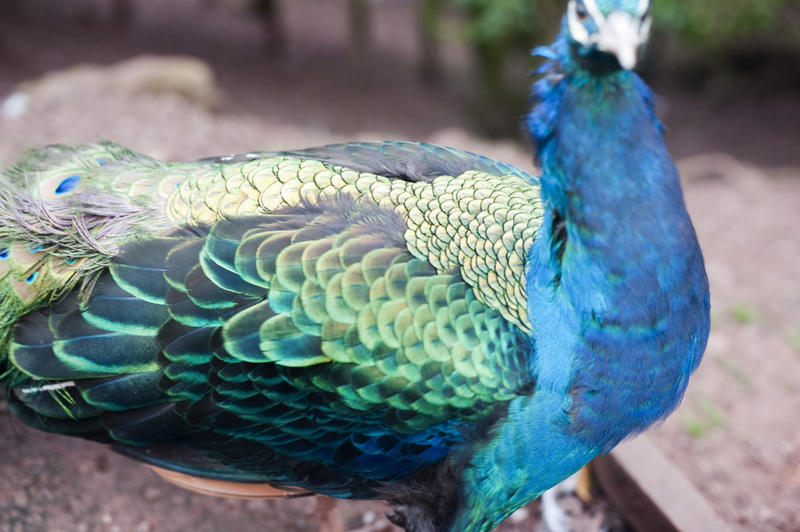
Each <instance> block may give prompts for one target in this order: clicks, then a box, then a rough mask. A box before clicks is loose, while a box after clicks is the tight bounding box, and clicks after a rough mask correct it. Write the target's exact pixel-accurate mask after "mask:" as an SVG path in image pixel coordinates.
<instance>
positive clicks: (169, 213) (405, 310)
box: [0, 0, 708, 531]
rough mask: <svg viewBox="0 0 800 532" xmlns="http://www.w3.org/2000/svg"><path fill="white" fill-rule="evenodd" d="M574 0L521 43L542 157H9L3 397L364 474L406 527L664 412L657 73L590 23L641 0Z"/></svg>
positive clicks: (420, 525) (686, 299)
mask: <svg viewBox="0 0 800 532" xmlns="http://www.w3.org/2000/svg"><path fill="white" fill-rule="evenodd" d="M586 1H587V2H590V3H591V9H589V10H588V11H589V12H590V13H591V17H592V21H591V24H589V23H588V22H587V24H588V25H587V26H586V27H585V30H586V34H587V35H584V34H583V33H580V32H578V33H579V35H578V37H579V39H577V40H576V35H575V28H574V23H575V20H572V19H570V18H569V17H567V18H566V19H565V22H564V26H563V30H562V34H561V36H560V37H559V39H558V40H557V41H556V43H555V44H554V45H553V46H551V47H549V48H547V49H542V50H540V51H539V53H540V54H541V55H544V56H545V57H546V59H547V62H546V63H545V65H544V66H543V67H542V70H541V71H540V73H541V74H542V75H543V77H542V79H541V80H540V81H538V82H537V83H536V84H535V85H534V88H533V93H532V94H533V100H534V107H533V110H532V112H531V114H530V116H529V118H528V126H529V129H530V131H531V133H532V136H533V137H534V139H535V140H536V141H537V145H538V157H539V159H540V162H541V165H542V176H541V178H537V177H534V176H532V175H530V174H528V173H527V172H525V171H523V170H520V169H518V168H515V167H513V166H510V165H506V164H503V163H500V162H497V161H493V160H491V159H487V158H485V157H481V156H477V155H474V154H469V153H465V152H461V151H458V150H453V149H450V148H444V147H440V146H434V145H429V144H422V143H409V142H383V143H354V144H346V145H335V146H327V147H322V148H313V149H308V150H295V151H288V152H275V153H248V154H242V155H235V156H226V157H218V158H213V159H205V160H201V161H195V162H189V163H162V162H159V161H155V160H153V159H151V158H148V157H146V156H142V155H140V154H136V153H133V152H131V151H129V150H126V149H125V148H122V147H120V146H117V145H115V144H110V143H106V144H96V145H83V146H71V147H70V146H52V147H48V148H44V149H42V150H39V151H34V152H32V153H30V154H29V155H28V157H27V158H26V159H24V160H23V162H21V163H20V164H18V165H17V166H15V167H12V168H11V169H8V170H6V171H5V172H4V174H3V178H4V179H3V183H2V185H0V207H2V208H0V211H1V212H0V294H1V295H2V303H0V305H1V307H2V308H1V310H2V311H3V316H5V317H6V318H5V319H4V321H3V322H2V323H0V327H1V329H0V331H2V332H1V333H0V340H1V341H2V342H3V344H2V346H3V347H2V349H3V352H4V353H6V354H7V355H6V359H5V361H4V364H5V366H6V367H5V376H6V377H5V378H6V382H7V383H8V385H9V387H10V399H9V405H10V407H11V409H12V410H13V411H14V412H15V413H16V414H17V415H18V416H19V417H20V418H21V419H23V420H24V421H25V422H26V423H29V424H31V425H33V426H35V427H38V428H40V429H43V430H48V431H54V432H62V433H66V434H74V435H79V436H83V437H87V438H91V439H95V440H99V441H103V442H107V443H111V444H113V445H114V446H115V448H116V449H118V450H119V451H121V452H123V453H125V454H128V455H130V456H133V457H135V458H137V459H139V460H142V461H145V462H147V463H150V464H152V465H154V466H158V467H161V468H165V469H168V470H173V471H176V472H179V473H184V474H188V475H194V476H198V477H206V478H211V479H217V480H224V481H234V482H248V483H267V484H271V485H273V486H277V487H287V488H289V487H292V488H297V489H300V490H311V491H316V492H320V493H325V494H329V495H334V496H339V497H382V498H386V499H387V500H389V501H390V502H391V503H392V504H394V505H395V508H396V509H397V511H398V514H397V516H396V517H395V519H396V521H397V522H398V523H400V524H402V525H403V526H404V527H406V529H407V530H414V531H428V530H430V531H445V530H450V531H456V530H477V531H485V530H490V529H491V528H493V527H494V526H496V525H497V524H498V523H499V522H500V521H501V520H502V519H504V518H505V517H506V516H507V515H509V514H510V513H511V512H512V511H513V510H514V509H516V508H518V507H520V506H521V505H523V504H525V503H527V502H528V501H530V500H531V499H533V498H535V497H537V496H538V495H540V494H541V493H542V492H543V491H544V490H546V489H548V488H549V487H550V486H552V485H553V484H555V483H557V482H558V481H560V480H561V479H563V478H565V477H566V476H568V475H569V474H571V473H572V472H573V471H575V470H576V469H578V468H579V467H580V466H581V465H583V464H584V463H586V462H587V461H589V460H590V459H591V458H592V457H594V456H595V455H597V454H598V453H601V452H606V451H608V450H609V449H610V448H611V447H613V446H614V445H616V444H617V443H618V442H619V441H620V440H621V439H623V438H624V437H626V436H627V435H628V434H631V433H636V432H639V431H642V430H644V429H645V428H647V427H648V426H649V425H651V424H652V423H653V422H655V421H657V420H658V419H660V418H662V417H664V416H665V415H667V414H668V413H669V412H670V411H671V410H672V409H673V408H674V407H675V406H676V404H677V403H678V401H679V400H680V398H681V397H682V395H683V392H684V390H685V387H686V384H687V379H688V376H689V374H690V373H691V371H692V370H693V369H694V368H695V367H696V366H697V364H698V363H699V360H700V356H701V355H702V351H703V349H704V347H705V341H706V337H707V334H708V285H707V281H706V278H705V272H704V268H703V261H702V255H701V253H700V250H699V247H698V245H697V241H696V237H695V236H694V231H693V229H692V226H691V222H690V221H689V218H688V215H687V213H686V209H685V206H684V204H683V199H682V196H681V191H680V186H679V182H678V176H677V172H676V170H675V167H674V164H673V163H672V161H671V160H670V158H669V155H668V153H667V151H666V148H665V147H664V141H663V137H662V133H661V128H660V124H659V123H658V121H657V120H656V118H655V116H654V113H653V110H652V102H651V100H652V97H651V96H650V93H649V91H648V89H647V88H646V86H645V85H644V83H643V82H642V81H641V80H640V79H639V78H638V77H637V76H636V75H635V74H633V73H632V72H630V71H628V70H625V69H622V68H620V64H619V63H620V62H623V60H620V62H617V63H616V66H614V64H615V63H614V61H616V59H614V57H615V56H614V55H613V53H612V52H613V50H612V51H608V50H606V49H598V48H597V47H598V46H599V44H598V43H605V42H607V40H608V39H605V40H603V39H600V38H597V39H594V38H591V34H592V32H593V31H603V28H604V26H603V17H610V16H611V14H612V13H615V12H618V11H622V12H624V13H626V14H627V15H626V16H627V17H628V18H630V20H631V21H633V20H634V18H635V17H639V18H638V19H637V20H639V21H640V23H642V24H644V18H645V17H646V16H647V15H646V12H644V11H642V3H643V2H641V1H638V2H632V1H628V2H625V1H622V0H619V1H611V0H596V1H595V0H586ZM645 3H646V2H645ZM628 4H630V5H628ZM578 5H581V6H583V2H582V0H572V1H571V2H570V7H569V9H570V10H571V11H570V13H573V12H574V11H575V10H576V9H577V7H578ZM583 7H586V6H583ZM598 12H599V13H600V14H599V15H598ZM598 17H600V18H598ZM616 18H617V19H619V17H616ZM623 18H624V17H623ZM619 20H621V19H619ZM625 20H628V19H625ZM612 26H613V28H614V31H621V30H620V29H619V28H620V27H619V25H618V24H617V23H616V22H615V23H614V24H613V25H612ZM629 33H630V32H629ZM604 46H605V45H604ZM614 53H615V52H614ZM620 53H622V52H620ZM626 53H627V52H626ZM626 57H627V56H626ZM629 59H630V58H629V57H628V58H627V59H625V60H624V61H628V60H629Z"/></svg>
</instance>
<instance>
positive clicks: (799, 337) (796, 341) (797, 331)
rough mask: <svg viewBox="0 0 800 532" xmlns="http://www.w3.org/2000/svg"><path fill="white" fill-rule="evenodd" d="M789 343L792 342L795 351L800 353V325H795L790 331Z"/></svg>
mask: <svg viewBox="0 0 800 532" xmlns="http://www.w3.org/2000/svg"><path fill="white" fill-rule="evenodd" d="M789 343H790V344H792V347H794V350H795V351H797V352H798V353H800V327H795V328H794V329H793V330H791V331H789Z"/></svg>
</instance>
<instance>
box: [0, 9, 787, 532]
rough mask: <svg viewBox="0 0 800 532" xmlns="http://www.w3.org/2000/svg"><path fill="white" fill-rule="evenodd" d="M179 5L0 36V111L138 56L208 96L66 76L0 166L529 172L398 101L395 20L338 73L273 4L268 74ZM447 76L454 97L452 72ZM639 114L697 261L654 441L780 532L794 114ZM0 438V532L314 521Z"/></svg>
mask: <svg viewBox="0 0 800 532" xmlns="http://www.w3.org/2000/svg"><path fill="white" fill-rule="evenodd" d="M36 1H37V2H40V3H41V2H42V1H43V0H36ZM188 4H189V0H181V1H176V2H171V3H169V4H168V5H161V6H159V5H157V4H155V3H152V2H139V3H138V4H137V10H136V11H135V16H134V18H133V20H132V21H131V22H130V23H129V24H128V25H127V26H124V27H116V26H112V25H111V24H110V22H109V20H108V18H107V17H106V15H105V14H104V13H102V11H99V12H98V11H87V12H86V14H85V15H84V16H82V17H81V18H80V19H79V20H77V19H75V18H70V17H67V16H63V17H62V16H60V15H58V16H56V15H53V17H52V18H50V19H48V20H42V19H36V20H31V19H30V18H27V19H23V22H20V19H12V18H9V17H6V18H2V15H0V100H1V99H2V98H4V97H6V96H7V95H9V94H11V93H12V92H13V91H14V90H15V88H16V87H17V86H18V84H19V83H20V82H22V81H23V80H28V79H33V78H36V77H38V76H39V75H41V74H42V73H44V72H47V71H51V70H55V69H62V68H64V67H67V66H70V65H73V64H74V63H76V62H86V61H91V62H96V63H100V64H109V63H113V62H116V61H119V60H120V59H124V58H128V57H131V56H135V55H139V54H141V53H145V52H146V53H159V54H161V53H172V54H175V53H181V54H190V55H194V56H197V57H201V58H203V59H204V60H205V61H206V62H207V64H208V65H210V66H211V68H212V69H213V72H214V73H215V74H216V81H212V80H210V79H208V78H207V77H205V73H206V70H205V67H204V66H203V64H194V63H192V64H190V67H189V68H190V70H191V72H193V73H194V74H193V75H192V76H189V79H190V81H183V82H181V83H183V84H181V83H178V85H179V86H178V88H176V87H175V85H174V84H170V83H167V84H166V88H165V84H164V83H163V79H165V78H166V79H173V78H174V77H175V76H174V73H175V70H174V68H173V66H174V65H173V66H170V65H167V66H164V65H161V66H159V65H158V64H157V63H153V62H149V63H145V65H150V66H149V67H147V68H150V69H151V70H150V72H151V74H152V78H151V80H150V81H148V82H142V81H141V78H140V77H136V78H135V80H133V81H132V79H133V78H134V77H133V76H126V72H130V70H129V69H130V68H143V67H141V64H139V67H136V66H135V65H134V66H131V65H128V67H115V68H112V69H99V70H86V69H84V70H74V69H72V70H69V71H67V72H66V73H62V74H60V75H59V76H57V77H55V78H51V79H48V80H46V81H43V82H40V83H38V84H35V85H29V86H28V88H27V91H28V92H29V94H30V97H29V99H28V101H27V102H25V113H24V114H23V115H22V116H19V117H18V118H15V119H12V118H8V116H5V117H4V116H3V115H2V113H0V165H5V164H8V163H10V162H13V161H14V160H15V159H16V158H17V157H18V156H19V155H20V154H21V153H22V151H23V150H24V149H25V148H27V147H32V146H38V145H41V144H45V143H49V142H62V141H78V140H95V139H113V140H116V141H118V142H121V143H123V144H125V145H128V146H129V147H131V148H134V149H137V150H140V151H143V152H145V153H148V154H150V155H153V156H156V157H160V158H165V159H190V158H194V157H200V156H207V155H217V154H222V153H229V152H244V151H250V150H253V149H269V148H287V147H300V146H309V145H316V144H322V143H327V142H337V141H344V140H356V139H373V140H374V139H382V138H413V139H424V140H429V141H433V142H439V143H443V144H448V145H451V146H455V147H458V148H462V149H468V150H471V151H477V152H480V153H483V154H485V155H488V156H491V157H495V158H498V159H502V160H506V161H508V162H510V163H514V164H518V165H520V166H523V167H530V162H529V161H530V154H529V153H530V150H529V148H528V147H526V146H522V145H519V144H517V143H516V142H514V141H504V142H487V141H481V140H478V139H475V138H474V137H472V136H471V135H469V134H468V133H466V132H465V131H466V128H467V122H466V120H465V119H464V115H463V109H462V108H461V106H460V104H459V103H458V101H457V99H456V98H455V97H454V90H453V88H452V86H447V85H440V86H435V87H427V86H425V85H423V84H420V83H419V81H418V79H417V77H416V73H415V72H416V71H415V65H414V62H413V59H412V58H413V54H414V41H413V39H411V38H408V34H409V32H410V30H409V28H410V27H411V24H412V21H413V12H411V10H409V9H408V7H407V5H406V6H405V7H403V5H400V4H398V3H394V4H392V3H390V2H388V1H384V2H380V3H379V5H380V7H381V9H380V10H378V11H377V12H376V21H375V23H376V31H375V32H374V35H375V47H374V49H373V51H372V52H371V54H370V55H369V57H368V58H366V59H363V58H362V60H361V62H360V63H359V62H354V61H353V60H348V59H347V55H346V53H345V51H344V49H343V43H344V42H346V32H345V24H344V21H343V20H342V9H341V6H340V5H337V2H330V1H328V2H322V1H321V0H317V1H311V0H303V1H299V2H292V3H289V2H285V3H284V4H286V6H287V9H286V12H285V14H284V16H285V20H286V23H287V30H288V31H287V33H288V34H289V35H290V39H289V45H288V48H287V50H286V51H285V52H284V53H283V54H282V55H281V56H280V57H279V58H274V57H273V58H270V57H269V56H267V55H266V54H265V53H264V52H263V51H262V49H261V44H262V43H261V39H262V37H263V36H262V30H261V28H260V27H259V25H258V24H256V23H253V22H252V21H246V20H243V19H241V18H239V17H238V16H237V15H236V14H235V13H231V12H228V11H223V10H218V9H217V10H208V9H206V10H204V11H203V10H199V11H198V10H194V9H189V6H188ZM398 5H400V7H398ZM312 8H313V9H312ZM198 13H199V15H198ZM189 17H192V18H191V24H188V23H187V20H188V18H189ZM448 54H449V55H448V56H447V58H448V62H447V66H448V68H449V69H452V70H453V71H454V72H455V73H456V74H454V75H455V76H456V77H455V79H459V78H458V77H457V76H458V74H457V72H458V69H459V68H462V67H463V65H464V62H465V58H464V57H463V56H461V55H459V53H458V51H453V52H452V53H450V52H448ZM182 64H184V63H182ZM137 80H138V81H137ZM455 92H457V91H455ZM732 95H733V96H732ZM749 98H752V99H749ZM16 105H17V107H16V108H14V109H11V111H15V110H16V111H18V110H19V108H21V107H19V105H21V104H20V101H18V102H17V104H16ZM659 107H660V108H661V109H662V115H663V118H664V121H665V122H666V125H667V127H668V139H669V142H670V145H671V147H672V149H673V153H674V154H675V155H676V158H678V159H679V160H680V162H679V166H680V168H681V172H682V176H683V178H684V180H685V194H686V198H687V202H688V206H689V210H690V213H691V214H692V217H693V219H694V222H695V225H696V228H697V231H698V234H699V238H700V241H701V245H702V246H703V250H704V253H705V256H706V261H707V267H708V272H709V277H710V280H711V288H712V304H713V311H712V312H713V314H712V322H713V323H712V335H711V339H710V342H709V347H708V350H707V352H706V355H705V360H704V362H703V364H702V365H701V367H700V369H699V370H698V372H697V374H696V375H695V377H694V379H693V381H692V383H691V384H690V388H689V391H688V393H687V397H686V399H685V401H684V403H683V405H682V406H681V407H680V409H679V410H678V411H677V412H676V413H675V414H674V415H673V416H672V417H671V418H669V419H668V420H667V421H666V422H665V423H664V424H663V425H662V426H661V427H659V428H657V429H655V430H654V431H653V434H654V438H655V440H656V443H657V444H658V445H659V447H660V448H661V449H662V450H663V451H664V452H665V453H666V454H667V455H668V456H669V458H670V459H671V460H673V461H674V462H675V463H676V464H677V465H679V466H680V468H681V469H682V470H683V471H684V473H685V474H686V475H687V476H688V477H689V478H690V479H691V480H692V482H694V483H695V484H696V485H697V487H698V488H699V489H700V491H701V492H702V493H703V494H704V495H705V496H706V497H708V499H709V500H710V501H711V502H712V504H713V505H714V507H715V509H716V511H717V512H718V513H719V514H720V516H721V517H723V518H724V519H725V520H726V521H728V522H729V523H730V525H731V526H732V528H733V529H734V530H741V531H745V530H748V531H749V530H759V531H762V530H763V531H782V532H790V531H796V530H800V502H798V501H800V416H798V415H797V412H798V411H800V283H799V282H798V279H800V276H799V275H798V271H800V238H798V234H797V226H798V223H799V222H800V153H798V151H797V149H798V146H800V133H798V127H800V104H798V102H797V100H796V96H791V95H780V94H779V95H774V97H771V98H769V99H764V98H763V97H761V99H756V98H755V97H748V96H745V95H743V94H738V95H737V94H736V91H735V90H733V91H729V92H728V96H726V98H724V99H719V98H714V97H708V96H698V95H694V94H686V93H682V92H670V91H669V90H667V89H664V92H663V93H662V96H661V97H660V101H659ZM5 110H6V111H8V109H5ZM11 111H8V112H11ZM16 111H15V112H16ZM12 114H13V113H12ZM728 154H729V155H728ZM0 424H2V425H3V426H4V428H2V429H0V448H2V449H3V453H2V458H0V529H3V530H5V529H8V530H14V531H29V530H86V531H95V530H97V531H100V530H102V531H114V530H117V531H128V530H131V531H141V532H145V531H151V530H153V531H182V530H190V529H193V530H196V531H198V532H199V531H213V530H222V529H233V530H243V531H247V530H254V531H255V530H265V531H270V530H275V531H278V530H297V531H305V530H309V531H311V530H317V529H318V528H319V523H318V522H317V521H316V516H317V514H318V513H319V506H318V505H319V504H320V503H318V502H316V501H315V499H295V500H281V501H228V500H217V499H209V498H206V497H203V496H200V495H195V494H192V493H188V492H185V491H182V490H180V489H178V488H175V487H172V486H169V485H167V484H165V483H163V482H162V481H161V480H159V479H158V478H157V477H156V476H155V475H153V474H152V473H151V472H150V471H148V470H146V469H145V468H143V467H142V466H140V465H139V464H136V463H133V462H131V461H129V460H127V459H124V458H122V457H119V456H117V455H115V454H113V453H111V452H110V451H108V450H107V449H105V448H104V447H102V446H99V445H95V444H92V443H88V442H83V441H78V440H73V439H70V438H65V437H60V436H52V435H44V434H41V433H36V432H34V431H32V430H29V429H27V428H25V427H23V426H21V425H20V423H19V422H16V421H15V420H13V418H12V417H11V416H10V415H8V414H7V412H6V411H5V409H3V408H0ZM337 507H338V508H339V511H340V512H341V514H342V515H343V518H344V520H345V522H346V523H347V524H348V527H349V528H351V529H358V528H363V529H365V530H366V529H369V530H374V531H376V532H378V531H380V530H384V529H386V530H389V528H388V525H387V524H386V522H385V520H384V518H383V517H382V515H383V513H384V512H385V510H386V508H385V506H383V505H382V504H380V503H363V502H359V503H352V502H343V503H339V504H338V505H337ZM537 512H538V507H537V506H535V505H534V506H532V507H530V508H526V509H525V511H524V512H523V513H520V514H518V515H516V516H515V517H514V520H511V522H509V523H507V524H504V528H503V530H506V531H512V530H514V531H516V530H519V531H521V530H531V529H532V527H534V526H537V525H534V524H533V523H534V522H535V521H536V519H535V518H536V514H537ZM579 526H583V528H577V526H576V529H577V530H584V529H586V530H596V529H598V526H599V525H598V523H596V522H593V521H592V522H587V523H583V524H582V525H579Z"/></svg>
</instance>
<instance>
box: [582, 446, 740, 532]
mask: <svg viewBox="0 0 800 532" xmlns="http://www.w3.org/2000/svg"><path fill="white" fill-rule="evenodd" d="M592 467H593V469H594V472H595V475H596V477H597V481H598V483H599V484H600V486H601V487H602V488H603V490H604V491H605V492H606V494H607V495H608V497H609V499H610V500H611V502H612V503H613V504H614V505H615V506H617V507H618V508H619V509H620V510H621V511H622V513H623V514H624V516H625V518H626V519H627V521H628V523H629V524H630V525H631V526H632V527H633V528H635V529H636V530H637V531H639V532H731V528H730V527H729V526H728V525H727V524H726V523H725V522H724V521H722V520H721V519H720V518H719V516H717V515H716V513H714V510H713V508H712V506H711V504H710V503H709V502H708V500H706V498H705V497H704V496H703V495H702V494H701V493H700V492H699V491H698V490H697V488H696V487H695V486H694V485H693V484H692V483H691V481H689V479H688V478H686V476H685V475H684V474H683V473H682V472H681V471H680V470H679V469H678V468H677V467H676V466H675V465H674V464H673V463H672V462H670V461H669V459H668V458H667V457H666V456H664V454H663V453H662V452H661V451H660V450H659V449H658V447H656V445H655V444H654V443H653V442H652V440H651V438H650V437H649V436H647V435H646V434H643V435H641V436H638V437H637V438H635V439H633V440H630V441H627V442H624V443H622V444H620V445H619V446H617V448H615V449H614V450H613V451H612V452H611V453H610V454H608V455H606V456H602V457H599V458H597V459H595V460H594V461H593V462H592Z"/></svg>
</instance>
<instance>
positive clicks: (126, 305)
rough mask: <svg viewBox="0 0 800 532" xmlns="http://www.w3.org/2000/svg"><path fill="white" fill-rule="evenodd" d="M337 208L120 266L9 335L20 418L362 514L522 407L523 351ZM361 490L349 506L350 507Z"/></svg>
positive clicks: (151, 243) (177, 241)
mask: <svg viewBox="0 0 800 532" xmlns="http://www.w3.org/2000/svg"><path fill="white" fill-rule="evenodd" d="M405 228H406V225H405V221H404V220H403V218H402V217H401V216H400V215H398V214H397V213H396V212H395V211H394V210H392V209H390V208H386V207H381V206H378V205H376V204H374V203H370V202H366V201H360V200H356V199H353V198H351V197H349V196H344V195H338V196H332V197H328V198H319V199H318V200H317V201H316V202H315V203H308V202H304V203H301V204H299V205H296V206H294V207H289V208H286V209H283V210H281V211H278V212H274V213H271V214H266V215H259V216H250V217H238V218H233V219H229V220H226V219H223V220H220V221H218V222H216V223H215V224H213V225H212V226H210V227H208V228H203V229H200V230H197V231H193V232H191V233H190V232H181V231H178V232H176V233H175V234H172V235H170V236H168V237H164V238H143V239H140V240H137V241H134V242H132V243H130V244H128V245H126V246H125V247H123V249H122V250H121V253H120V254H119V255H118V256H117V257H116V258H115V259H114V260H113V261H112V264H111V266H110V267H109V269H108V271H107V272H106V273H104V274H103V275H102V276H101V277H100V278H99V280H98V281H97V283H96V285H95V287H94V289H93V290H92V292H91V295H90V296H89V297H88V298H85V299H84V300H82V299H81V298H79V297H78V294H75V295H73V296H72V297H70V298H68V299H66V300H65V301H63V302H62V303H60V304H59V305H57V306H55V307H54V308H52V309H50V310H46V311H39V312H35V313H31V314H29V315H27V316H26V317H24V318H23V319H22V320H20V322H19V323H18V324H17V326H16V328H15V330H14V336H13V339H12V342H11V344H10V359H11V360H12V362H13V363H14V364H15V365H16V366H17V367H18V368H19V369H20V370H22V371H23V372H25V373H26V374H28V375H30V376H32V377H35V378H36V379H38V380H35V381H34V380H31V381H29V382H27V383H24V384H22V385H20V386H18V387H17V388H16V389H15V393H14V396H15V397H14V400H13V401H12V403H13V404H12V407H13V408H14V409H15V410H16V411H17V413H18V415H20V416H21V417H22V418H23V419H25V420H26V421H27V422H29V423H32V424H34V425H36V426H38V427H39V428H42V429H45V430H54V431H58V432H71V433H82V434H84V435H87V436H89V437H93V438H95V439H101V440H103V439H105V440H111V441H114V442H117V444H118V445H120V446H121V447H122V448H123V449H125V452H127V453H128V454H132V455H134V456H137V457H138V458H140V459H142V460H145V461H148V462H150V463H153V464H154V465H158V466H160V467H166V468H168V469H172V470H176V471H181V472H184V473H189V474H193V475H199V476H205V477H211V478H219V479H224V480H237V481H247V482H269V483H273V484H275V485H283V486H287V485H291V486H300V487H303V488H308V489H313V490H316V491H322V492H325V493H330V494H337V495H352V494H354V493H357V494H361V495H367V494H369V493H367V492H364V490H369V489H370V488H369V486H371V485H372V484H370V482H383V481H386V480H391V479H395V478H398V477H400V476H403V475H406V474H407V473H409V472H410V471H414V470H418V469H420V468H424V467H425V466H427V465H430V464H433V463H436V462H438V461H440V460H441V459H442V458H443V457H444V456H446V455H447V454H448V452H449V451H450V449H451V448H452V447H453V446H454V445H458V444H459V443H461V442H464V441H465V440H466V439H467V438H468V434H470V433H471V432H474V431H476V430H481V427H483V426H485V425H486V424H487V423H488V421H490V420H492V417H493V416H494V415H495V413H496V412H497V409H498V408H502V405H503V404H505V403H506V402H508V401H510V400H511V399H512V398H514V397H516V396H517V395H518V394H520V393H522V391H523V390H525V389H529V386H530V385H531V382H530V381H531V377H530V371H529V368H528V367H527V364H528V357H529V350H530V346H529V345H528V342H529V338H528V336H527V335H526V334H525V333H523V332H522V331H521V330H520V329H519V328H518V327H517V326H515V325H514V324H512V323H510V322H509V321H507V320H506V319H504V318H503V317H502V315H501V313H500V312H499V311H498V310H497V309H494V308H490V307H489V306H487V305H486V304H484V303H481V302H480V301H479V300H478V299H476V297H475V295H474V293H473V288H472V287H471V286H470V285H469V284H467V283H466V282H465V281H464V279H463V278H462V277H461V275H460V274H459V273H458V271H453V272H441V271H437V270H435V269H434V268H433V267H432V266H431V265H430V264H429V263H428V262H427V261H425V260H424V259H421V258H418V257H415V256H413V255H412V254H411V253H410V252H409V251H408V249H407V248H406V243H405V241H404V240H403V237H402V235H403V232H404V230H405ZM359 490H360V491H359Z"/></svg>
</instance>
